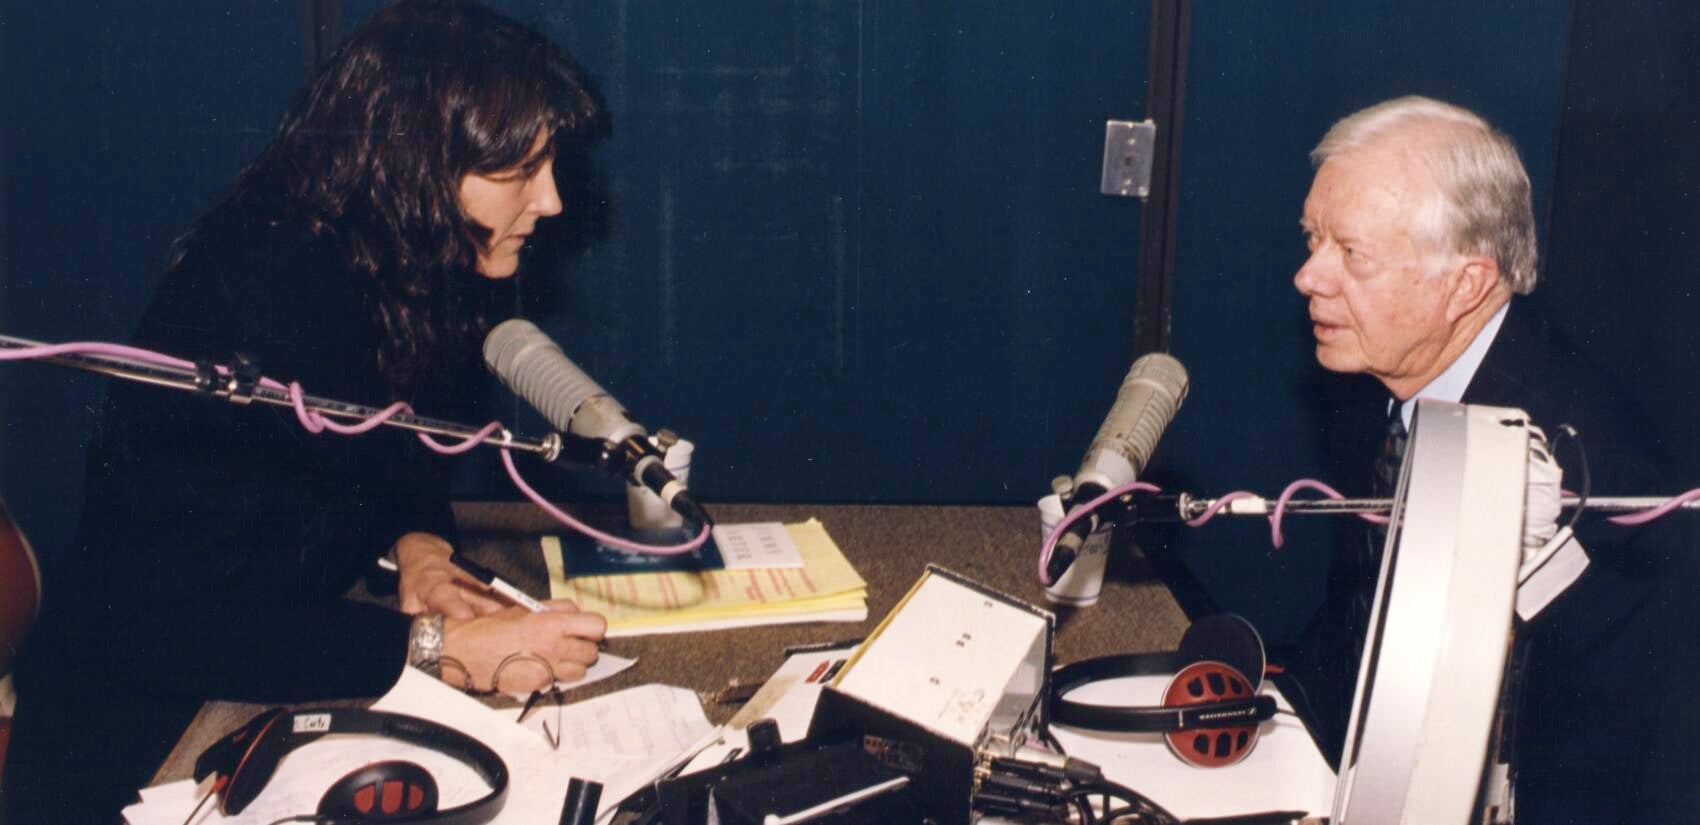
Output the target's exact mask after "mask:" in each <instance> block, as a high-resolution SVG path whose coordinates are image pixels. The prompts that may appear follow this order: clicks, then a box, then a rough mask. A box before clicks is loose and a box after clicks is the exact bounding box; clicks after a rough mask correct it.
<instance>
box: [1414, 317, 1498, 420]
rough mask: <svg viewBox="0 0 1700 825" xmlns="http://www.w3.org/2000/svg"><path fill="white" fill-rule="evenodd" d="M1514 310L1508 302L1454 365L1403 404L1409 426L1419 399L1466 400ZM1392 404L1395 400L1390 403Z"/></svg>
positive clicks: (1454, 401)
mask: <svg viewBox="0 0 1700 825" xmlns="http://www.w3.org/2000/svg"><path fill="white" fill-rule="evenodd" d="M1510 308H1511V302H1510V301H1507V302H1505V304H1504V305H1503V306H1501V307H1500V308H1499V311H1498V312H1495V313H1494V314H1493V317H1492V318H1489V319H1488V322H1487V324H1486V325H1485V326H1483V327H1482V330H1481V332H1478V333H1476V339H1475V340H1474V341H1471V342H1470V346H1468V347H1466V348H1465V349H1464V352H1463V353H1462V354H1460V355H1459V356H1458V357H1457V359H1455V360H1454V361H1453V362H1452V365H1451V366H1449V367H1447V368H1446V369H1445V370H1444V371H1442V372H1441V373H1440V374H1439V375H1437V376H1435V377H1434V380H1433V381H1430V382H1428V384H1427V385H1426V386H1424V387H1423V388H1422V389H1420V390H1417V394H1416V395H1413V396H1411V397H1410V398H1407V399H1405V400H1404V402H1402V403H1401V404H1400V405H1399V415H1400V417H1402V418H1404V419H1405V427H1406V428H1407V429H1409V428H1410V426H1411V414H1412V413H1413V412H1415V411H1416V408H1417V399H1419V398H1432V399H1434V400H1436V401H1451V402H1453V403H1457V402H1459V401H1462V400H1464V390H1465V389H1467V388H1468V387H1469V386H1470V379H1472V378H1474V377H1476V370H1477V369H1480V368H1481V366H1482V359H1483V358H1486V357H1487V351H1488V347H1490V346H1492V345H1493V339H1494V337H1495V336H1497V335H1498V334H1499V327H1500V325H1501V324H1503V323H1504V322H1505V313H1506V311H1507V310H1509V309H1510ZM1388 404H1389V405H1391V404H1392V402H1391V401H1389V402H1388Z"/></svg>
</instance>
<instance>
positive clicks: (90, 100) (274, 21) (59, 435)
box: [0, 0, 304, 555]
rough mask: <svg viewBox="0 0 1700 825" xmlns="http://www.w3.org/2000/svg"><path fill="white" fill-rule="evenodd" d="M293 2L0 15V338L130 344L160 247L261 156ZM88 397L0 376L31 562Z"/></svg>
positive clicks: (289, 70) (82, 384)
mask: <svg viewBox="0 0 1700 825" xmlns="http://www.w3.org/2000/svg"><path fill="white" fill-rule="evenodd" d="M300 5H301V4H300V3H299V2H297V0H272V1H271V2H246V3H242V4H240V5H239V6H233V5H232V4H231V3H229V2H222V1H220V2H209V1H208V0H195V1H194V2H176V3H171V4H168V5H162V4H153V3H125V2H68V3H11V4H7V6H6V7H5V9H4V10H0V112H4V113H5V116H4V117H3V118H0V170H3V171H4V190H3V191H4V195H3V197H0V250H3V251H0V332H3V333H4V334H7V335H12V336H18V337H24V338H31V339H36V340H52V341H67V340H79V339H95V340H122V339H124V338H126V337H128V335H129V334H130V331H131V329H132V328H133V327H134V325H135V323H136V321H137V320H138V319H139V317H140V315H141V311H142V307H143V304H144V302H145V301H146V300H147V296H148V294H149V292H150V291H151V289H152V287H153V281H154V278H155V277H156V276H157V274H158V271H159V267H160V264H161V263H162V261H163V258H164V256H165V254H166V251H167V249H168V247H169V244H170V242H171V239H172V238H173V237H175V236H176V235H177V234H178V233H179V232H181V231H182V229H183V228H184V227H185V226H186V225H187V224H188V222H189V221H191V220H193V219H194V217H195V215H196V214H197V213H199V212H200V211H201V210H202V209H204V208H205V207H206V206H207V204H208V203H209V202H210V200H211V199H212V197H213V196H214V194H215V193H217V192H218V191H220V190H221V189H222V188H223V187H224V186H225V185H226V184H227V183H228V182H229V181H230V179H231V178H232V177H234V176H235V174H236V172H237V170H239V169H240V168H241V166H242V164H243V163H244V162H246V161H247V159H248V158H249V157H250V156H252V155H253V154H254V153H256V152H258V151H259V149H260V148H261V147H262V146H264V145H265V142H266V141H267V139H268V137H269V135H270V134H271V133H272V131H273V130H274V129H275V128H276V125H277V122H278V118H279V116H280V115H281V114H282V112H283V108H284V105H285V103H286V101H287V99H288V97H289V95H290V94H291V93H292V92H293V90H294V89H295V87H296V86H298V85H300V83H301V78H302V67H303V65H304V58H303V55H302V45H301V42H302V41H301V31H300ZM102 386H103V385H102V383H101V381H100V380H97V379H96V378H95V377H94V376H92V375H86V374H83V373H76V372H73V371H70V370H65V369H60V368H57V367H47V366H40V365H28V366H26V365H6V366H0V496H3V497H4V498H5V499H6V501H7V502H8V503H9V504H10V505H12V506H13V509H14V512H15V514H16V515H17V516H18V518H19V520H20V522H21V523H22V524H23V525H24V526H25V528H26V530H27V531H28V532H29V533H30V535H31V536H32V537H34V540H35V543H36V544H37V545H38V549H40V551H41V552H42V553H43V554H44V555H51V554H52V553H53V552H55V551H56V549H57V548H58V547H59V546H60V545H61V544H62V543H64V542H65V541H68V540H69V536H70V532H71V530H72V528H73V527H74V525H75V519H76V514H77V511H78V504H79V501H80V495H81V488H82V462H83V451H82V444H83V442H84V440H85V438H86V436H87V433H88V430H89V427H90V425H91V424H92V421H93V408H94V406H95V405H96V404H98V402H99V399H100V397H101V392H102ZM185 493H186V495H187V494H192V491H185ZM94 506H98V503H95V505H94Z"/></svg>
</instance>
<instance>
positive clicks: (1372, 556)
mask: <svg viewBox="0 0 1700 825" xmlns="http://www.w3.org/2000/svg"><path fill="white" fill-rule="evenodd" d="M1399 407H1400V404H1399V402H1398V400H1397V399H1395V400H1394V402H1393V405H1392V409H1391V410H1390V412H1389V415H1388V417H1387V425H1386V433H1387V434H1386V437H1385V438H1383V439H1382V442H1381V452H1380V453H1378V454H1377V455H1376V457H1375V476H1374V477H1373V478H1371V479H1370V489H1371V490H1372V491H1373V492H1372V495H1373V496H1374V497H1375V498H1392V497H1393V493H1394V491H1395V490H1397V489H1398V488H1399V470H1400V468H1401V467H1403V466H1404V463H1405V443H1406V442H1407V441H1409V440H1410V432H1409V431H1407V430H1406V429H1405V417H1404V415H1402V414H1401V413H1400V410H1399ZM1368 527H1369V529H1367V530H1365V531H1364V546H1363V549H1362V551H1361V552H1359V553H1358V558H1357V563H1356V569H1355V570H1354V571H1353V576H1352V579H1353V581H1354V582H1356V586H1355V587H1353V589H1352V609H1351V621H1352V624H1353V628H1354V630H1356V631H1361V630H1362V629H1363V628H1364V627H1365V626H1367V625H1368V624H1369V610H1370V603H1371V601H1372V599H1373V597H1374V595H1375V582H1376V579H1377V578H1379V577H1380V575H1381V550H1382V547H1383V546H1385V545H1386V544H1387V527H1386V526H1384V525H1380V524H1372V525H1369V526H1368Z"/></svg>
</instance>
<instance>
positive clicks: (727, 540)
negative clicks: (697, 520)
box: [714, 521, 803, 570]
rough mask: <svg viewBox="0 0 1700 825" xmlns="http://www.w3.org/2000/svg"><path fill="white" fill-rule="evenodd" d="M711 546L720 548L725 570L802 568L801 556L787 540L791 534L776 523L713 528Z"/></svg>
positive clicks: (724, 525) (723, 525)
mask: <svg viewBox="0 0 1700 825" xmlns="http://www.w3.org/2000/svg"><path fill="white" fill-rule="evenodd" d="M714 545H715V546H716V547H718V548H720V557H721V558H722V559H723V560H725V562H726V569H727V570H739V569H743V568H749V567H802V566H803V554H802V553H800V552H798V550H797V543H796V542H794V541H792V540H791V531H789V530H786V529H785V525H783V524H780V523H779V522H777V521H763V522H754V523H751V524H717V525H715V527H714Z"/></svg>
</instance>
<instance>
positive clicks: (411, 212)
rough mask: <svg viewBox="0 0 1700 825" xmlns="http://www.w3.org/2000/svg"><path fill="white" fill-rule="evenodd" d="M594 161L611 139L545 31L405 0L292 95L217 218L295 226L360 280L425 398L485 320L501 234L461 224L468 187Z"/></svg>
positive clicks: (385, 347)
mask: <svg viewBox="0 0 1700 825" xmlns="http://www.w3.org/2000/svg"><path fill="white" fill-rule="evenodd" d="M539 133H543V134H546V135H547V136H548V137H547V139H546V140H545V142H544V146H545V147H546V148H545V152H547V153H549V154H551V155H556V154H579V155H583V154H588V152H589V151H590V149H591V148H593V147H594V145H595V144H596V143H597V142H599V141H600V140H601V139H602V138H603V137H605V136H606V135H607V133H608V123H607V118H606V115H605V113H604V111H603V107H602V105H601V102H600V101H599V99H598V98H597V96H596V95H595V94H594V93H593V92H592V91H591V89H590V88H589V84H588V82H587V81H586V80H585V77H584V74H583V72H582V70H580V69H579V67H578V66H577V65H576V64H575V63H574V62H573V61H572V59H571V58H570V57H568V56H567V55H566V54H565V53H563V52H562V51H561V50H560V49H559V48H557V47H556V46H555V45H554V44H552V43H550V42H549V41H548V40H547V39H545V38H544V37H543V36H542V35H541V34H539V33H537V32H536V31H534V30H533V29H531V28H530V27H528V26H525V25H523V24H521V23H519V22H517V21H514V20H512V19H510V18H507V17H504V16H502V15H500V14H497V13H496V12H494V11H491V10H490V9H487V8H485V7H483V6H480V5H478V4H476V3H472V2H466V0H400V2H396V3H393V4H391V5H389V6H386V7H385V8H383V9H381V10H379V11H378V12H376V13H375V14H374V15H373V16H372V17H371V18H370V19H368V20H367V21H366V22H365V23H363V24H362V25H361V26H360V27H359V28H358V29H357V30H356V31H355V32H354V34H353V35H351V36H350V37H349V38H348V40H347V42H345V43H344V44H343V45H342V46H341V48H339V49H338V50H337V52H336V53H335V54H334V55H333V56H332V57H331V58H330V59H329V60H328V61H326V62H325V64H324V65H323V66H321V67H320V68H319V70H318V72H317V73H316V74H315V75H314V77H313V79H312V80H311V81H310V82H309V83H308V84H307V86H306V87H305V88H303V89H302V90H301V92H300V93H299V94H298V95H297V96H296V98H295V100H294V102H293V104H292V105H291V107H290V110H289V112H288V114H286V115H285V116H284V119H283V123H282V125H281V126H280V128H279V131H278V135H277V137H276V138H275V139H274V140H273V142H272V143H271V145H270V146H268V147H267V148H266V149H265V150H264V151H263V152H262V153H261V154H260V155H259V157H257V158H256V159H255V160H254V161H253V162H252V163H251V164H249V166H248V167H247V168H246V169H244V170H243V172H242V174H241V175H240V176H239V177H238V178H237V180H236V182H235V184H234V185H233V186H232V189H231V191H230V192H229V194H228V195H227V196H226V198H225V200H224V201H223V202H222V203H221V204H220V205H219V206H218V207H217V208H215V209H214V210H213V212H212V213H210V214H209V215H208V216H207V217H205V218H203V219H202V220H201V221H200V222H199V223H197V225H196V226H195V227H194V228H192V229H191V230H190V232H189V233H188V234H187V235H185V236H184V238H183V239H181V240H180V241H179V244H178V248H179V250H180V251H179V253H178V254H179V258H178V259H179V260H181V254H182V253H181V250H182V249H183V248H185V247H186V246H187V245H188V243H189V242H192V241H193V239H194V238H195V236H196V235H197V234H198V233H201V232H204V231H207V228H208V227H209V226H211V225H216V224H218V223H220V221H221V219H229V218H235V219H236V220H237V221H238V222H239V223H240V224H245V225H248V226H253V225H255V222H264V223H266V224H269V225H271V226H277V225H280V224H283V225H289V226H294V227H299V228H300V229H302V230H304V231H306V232H307V233H310V234H311V235H312V236H313V237H315V238H317V239H320V240H322V241H325V242H327V244H328V246H329V247H330V248H332V249H334V250H337V254H338V255H340V256H341V259H342V261H341V262H342V263H343V264H344V266H345V267H346V269H347V270H348V271H349V272H350V273H351V274H353V275H354V276H355V277H357V278H359V279H360V280H361V281H362V283H361V284H360V287H361V292H362V294H364V295H365V296H366V303H367V306H368V308H369V309H370V311H371V313H372V321H373V323H374V325H375V327H376V329H377V331H378V332H379V333H380V334H379V336H378V337H379V338H380V339H381V340H382V342H383V343H382V344H381V345H380V346H379V350H378V353H377V356H378V366H379V368H380V370H381V371H382V372H383V373H384V375H385V377H386V378H387V379H388V380H389V382H390V383H391V384H392V386H394V387H396V388H398V389H400V388H406V387H409V386H413V385H415V383H416V382H417V381H418V380H419V379H421V378H422V377H423V376H424V375H425V374H426V373H428V372H429V371H430V370H432V369H433V368H434V367H435V366H436V365H437V364H438V363H439V362H440V360H441V359H442V358H443V357H445V354H446V353H447V352H449V351H451V350H455V349H458V348H461V347H464V346H466V345H468V344H469V343H471V342H473V341H476V339H477V338H479V337H480V336H482V335H483V332H484V328H485V326H486V321H485V318H484V313H483V311H482V306H481V301H480V300H479V299H478V293H480V292H487V291H489V287H488V284H486V283H483V282H484V281H485V279H483V278H480V277H478V276H477V275H476V266H477V256H478V251H479V249H480V248H481V247H482V245H483V244H486V243H487V242H488V241H489V239H490V237H491V234H492V228H490V227H485V226H481V225H479V224H477V223H476V222H475V221H473V220H471V219H470V218H468V217H467V216H466V215H464V214H462V212H461V209H460V199H459V192H460V182H461V180H462V179H463V178H464V177H465V176H466V175H467V174H471V173H482V174H489V173H494V172H499V171H505V170H511V169H515V168H519V167H521V166H522V165H526V164H528V163H537V162H538V161H539V160H540V158H538V157H533V148H534V146H535V145H536V141H537V136H538V134H539Z"/></svg>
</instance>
